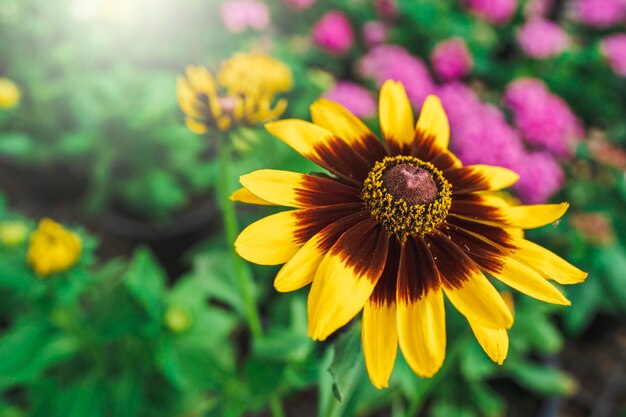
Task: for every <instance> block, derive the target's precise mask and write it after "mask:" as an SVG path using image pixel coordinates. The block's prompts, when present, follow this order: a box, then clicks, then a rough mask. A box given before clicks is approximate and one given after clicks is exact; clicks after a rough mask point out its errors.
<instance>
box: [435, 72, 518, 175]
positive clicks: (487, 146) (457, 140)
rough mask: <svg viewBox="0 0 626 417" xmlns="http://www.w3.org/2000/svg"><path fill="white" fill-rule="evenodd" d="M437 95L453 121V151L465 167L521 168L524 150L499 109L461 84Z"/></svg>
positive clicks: (441, 88) (448, 85)
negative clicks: (519, 164) (481, 99)
mask: <svg viewBox="0 0 626 417" xmlns="http://www.w3.org/2000/svg"><path fill="white" fill-rule="evenodd" d="M437 94H438V96H439V98H440V99H441V102H442V103H443V107H444V109H445V110H446V114H447V115H448V118H449V120H450V135H451V137H450V147H451V148H452V150H453V151H454V152H455V153H456V154H457V156H458V157H459V158H460V159H461V161H463V163H464V164H489V165H499V166H503V167H505V168H510V169H513V168H514V167H516V166H517V165H518V161H519V159H520V158H521V157H522V156H523V155H524V146H523V144H522V141H521V139H520V137H519V134H518V133H517V132H516V131H515V129H513V128H512V127H511V126H509V124H508V123H507V122H506V119H505V118H504V115H503V114H502V112H501V111H500V110H499V109H498V108H496V107H494V106H492V105H488V104H484V103H482V102H481V101H480V99H479V98H478V97H477V96H476V94H475V93H474V92H473V91H472V90H470V89H469V88H468V87H467V86H465V85H463V84H461V83H457V82H454V83H450V84H445V85H443V86H442V87H440V88H439V91H438V92H437Z"/></svg>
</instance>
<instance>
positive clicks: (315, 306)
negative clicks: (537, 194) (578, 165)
mask: <svg viewBox="0 0 626 417" xmlns="http://www.w3.org/2000/svg"><path fill="white" fill-rule="evenodd" d="M311 113H312V118H313V123H309V122H306V121H302V120H284V121H279V122H275V123H270V124H268V125H267V129H268V130H269V131H270V132H271V133H272V134H274V135H275V136H277V137H278V138H280V139H282V140H283V141H284V142H286V143H287V144H288V145H290V146H291V147H293V148H294V149H295V150H296V151H298V152H300V153H301V154H302V155H303V156H305V157H306V158H308V159H310V160H311V161H313V162H315V163H316V164H318V165H320V166H321V167H323V168H325V169H326V170H328V171H329V172H330V173H331V174H332V175H323V174H319V175H305V174H297V173H293V172H285V171H275V170H260V171H256V172H253V173H251V174H248V175H244V176H242V177H241V183H242V184H243V186H244V188H242V189H240V190H239V191H237V192H235V194H233V199H235V200H238V201H243V202H248V203H254V204H274V205H281V206H287V207H292V208H294V210H289V211H283V212H280V213H278V214H274V215H271V216H269V217H266V218H264V219H262V220H260V221H257V222H255V223H253V224H251V225H250V226H248V227H247V228H246V229H245V230H244V231H243V232H241V234H240V235H239V238H238V239H237V241H236V243H235V247H236V250H237V252H238V253H239V254H240V255H241V256H242V257H243V258H245V259H247V260H249V261H251V262H255V263H258V264H263V265H277V264H282V263H285V265H284V266H283V267H282V269H281V270H280V272H279V273H278V275H277V276H276V280H275V283H274V285H275V287H276V289H277V290H278V291H294V290H297V289H299V288H302V287H304V286H306V285H307V284H312V285H311V289H310V292H309V297H308V320H309V324H308V326H309V329H308V332H309V335H310V336H311V337H312V338H313V339H315V340H324V339H326V338H327V337H328V336H329V335H330V334H332V333H333V332H334V331H336V330H337V329H338V328H340V327H342V326H343V325H345V324H346V323H348V322H349V321H350V320H352V319H353V318H354V317H355V316H356V315H357V314H358V313H359V312H360V311H361V310H363V319H362V342H363V351H364V355H365V362H366V365H367V369H368V373H369V376H370V379H371V381H372V383H373V384H374V385H375V386H376V387H378V388H381V387H385V386H387V384H388V380H389V376H390V374H391V371H392V369H393V365H394V360H395V356H396V351H397V347H398V345H399V346H400V350H401V351H402V353H403V355H404V357H405V359H406V360H407V362H408V364H409V365H410V366H411V368H412V369H413V370H414V371H415V372H416V373H417V374H418V375H420V376H424V377H429V376H432V375H434V374H435V373H436V372H437V371H438V370H439V368H440V367H441V365H442V363H443V360H444V357H445V351H446V329H445V310H444V295H445V297H447V298H448V300H449V301H450V302H451V304H452V305H453V306H454V307H455V308H456V309H457V310H458V311H459V312H461V313H462V314H463V315H464V316H465V317H466V318H467V320H468V322H469V324H470V326H471V328H472V330H473V332H474V334H475V336H476V338H477V339H478V342H479V343H480V345H481V346H482V347H483V349H484V350H485V352H486V353H487V354H488V355H489V356H490V357H491V358H492V359H493V360H494V361H495V362H497V363H502V362H503V360H504V359H505V357H506V354H507V350H508V336H507V329H508V328H510V327H511V326H512V324H513V314H512V311H511V310H510V309H509V307H508V306H507V303H505V302H504V300H503V299H502V297H501V296H500V294H499V293H498V291H496V289H495V288H494V286H493V285H492V284H491V283H490V281H489V279H487V278H486V276H485V274H489V275H490V276H492V277H494V278H496V279H498V280H500V281H502V282H503V283H505V284H507V285H509V286H511V287H513V288H515V289H517V290H519V291H521V292H523V293H525V294H527V295H529V296H531V297H534V298H536V299H539V300H542V301H546V302H550V303H555V304H564V305H567V304H569V301H568V300H567V299H566V298H565V297H564V296H563V295H562V294H561V293H560V292H559V290H558V289H557V288H556V287H554V286H553V285H552V284H551V283H550V282H549V280H554V281H556V282H558V283H561V284H573V283H578V282H581V281H583V280H584V278H585V277H586V273H584V272H582V271H580V270H579V269H577V268H575V267H574V266H572V265H570V264H569V263H567V262H566V261H564V260H563V259H561V258H560V257H558V256H557V255H555V254H554V253H552V252H550V251H548V250H547V249H544V248H543V247H541V246H539V245H536V244H534V243H532V242H530V241H528V240H526V239H524V236H523V230H524V229H531V228H536V227H540V226H543V225H546V224H550V223H552V222H554V221H556V220H557V219H559V218H560V217H561V216H562V215H563V214H564V213H565V211H566V210H567V207H568V205H567V204H566V203H562V204H545V205H532V206H522V205H510V204H509V203H508V202H507V201H505V200H504V199H503V198H502V197H500V196H499V195H498V194H497V193H494V191H497V190H501V189H503V188H505V187H508V186H510V185H512V184H513V183H515V182H516V180H517V179H518V176H517V174H515V173H514V172H512V171H509V170H508V169H504V168H499V167H493V166H487V165H470V166H463V165H462V164H461V162H460V161H459V160H458V159H457V158H456V157H455V156H454V155H453V154H452V153H451V152H450V151H449V150H448V139H449V132H450V130H449V125H448V120H447V117H446V114H445V112H444V110H443V108H442V106H441V103H440V101H439V99H438V98H436V97H434V96H429V97H428V98H427V99H426V101H425V102H424V105H423V107H422V111H421V114H420V116H419V118H418V120H417V124H416V125H414V118H413V111H412V110H411V106H410V104H409V101H408V99H407V96H406V92H405V90H404V88H403V86H402V85H401V84H400V83H397V82H393V81H388V82H386V83H385V84H384V85H383V87H382V90H381V92H380V103H379V113H380V123H381V130H382V134H383V137H384V143H383V142H381V141H380V140H379V139H378V138H377V137H376V136H375V135H374V134H373V133H372V132H371V131H370V130H369V129H368V128H367V127H366V126H365V125H364V124H363V123H362V122H361V121H360V120H358V119H357V118H356V117H354V116H353V115H352V114H351V113H350V112H348V111H347V110H346V109H345V108H343V107H342V106H340V105H338V104H336V103H333V102H330V101H327V100H323V99H321V100H319V101H317V102H315V103H314V104H313V105H312V107H311Z"/></svg>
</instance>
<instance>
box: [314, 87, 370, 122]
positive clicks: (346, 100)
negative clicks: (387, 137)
mask: <svg viewBox="0 0 626 417" xmlns="http://www.w3.org/2000/svg"><path fill="white" fill-rule="evenodd" d="M324 98H327V99H328V100H331V101H334V102H336V103H339V104H341V105H342V106H344V107H345V108H347V109H348V110H350V111H351V112H352V114H354V115H355V116H357V117H359V118H363V119H368V118H370V117H372V116H374V115H376V109H377V107H376V100H375V99H374V96H373V95H372V93H371V92H370V91H369V90H368V89H366V88H364V87H362V86H360V85H358V84H356V83H353V82H350V81H337V83H336V84H335V85H334V86H333V87H332V88H331V89H330V90H328V91H327V92H326V93H324Z"/></svg>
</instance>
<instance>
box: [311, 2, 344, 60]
mask: <svg viewBox="0 0 626 417" xmlns="http://www.w3.org/2000/svg"><path fill="white" fill-rule="evenodd" d="M353 40H354V35H353V32H352V25H351V24H350V20H348V17H347V16H346V15H345V14H344V13H342V12H340V11H337V10H333V11H330V12H328V13H326V14H325V15H324V16H322V18H321V19H320V20H319V21H318V22H317V23H316V24H315V26H314V27H313V41H314V42H315V44H316V45H317V46H319V47H320V48H322V49H325V50H327V51H329V52H332V53H336V54H344V53H346V52H348V50H349V49H350V47H351V46H352V42H353Z"/></svg>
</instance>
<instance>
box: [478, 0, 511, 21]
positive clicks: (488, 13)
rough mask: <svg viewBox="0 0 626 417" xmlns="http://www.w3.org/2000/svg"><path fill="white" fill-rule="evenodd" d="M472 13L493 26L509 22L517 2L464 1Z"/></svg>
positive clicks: (505, 0)
mask: <svg viewBox="0 0 626 417" xmlns="http://www.w3.org/2000/svg"><path fill="white" fill-rule="evenodd" d="M466 4H467V7H469V8H470V9H471V10H472V11H474V13H476V14H477V15H478V16H480V17H482V18H483V19H486V20H488V21H490V22H491V23H495V24H504V23H507V22H508V21H509V20H511V17H513V15H514V14H515V10H516V9H517V0H466Z"/></svg>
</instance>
